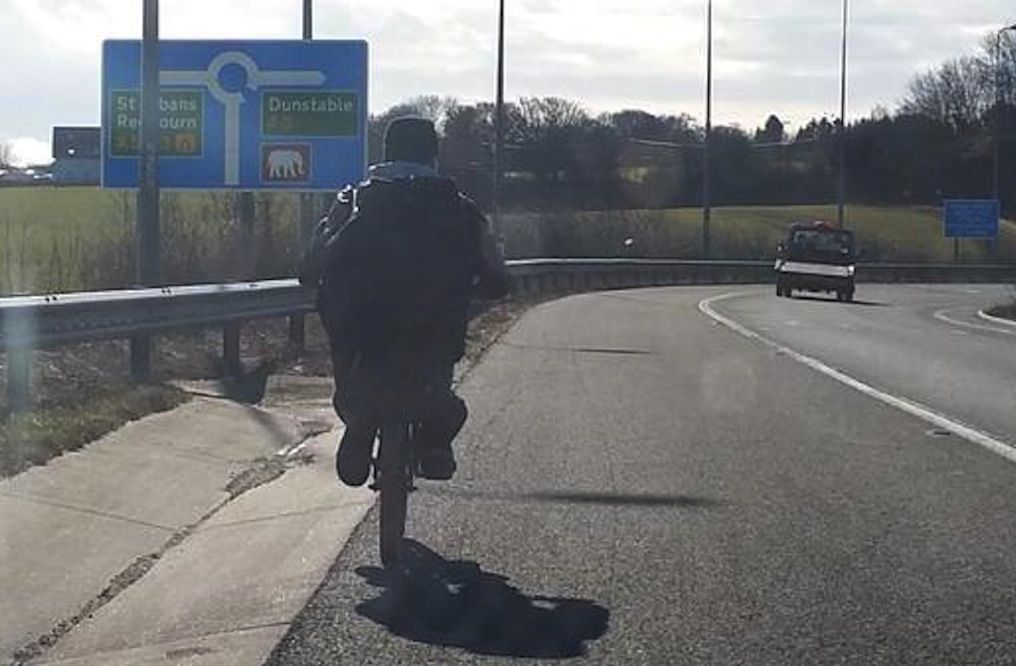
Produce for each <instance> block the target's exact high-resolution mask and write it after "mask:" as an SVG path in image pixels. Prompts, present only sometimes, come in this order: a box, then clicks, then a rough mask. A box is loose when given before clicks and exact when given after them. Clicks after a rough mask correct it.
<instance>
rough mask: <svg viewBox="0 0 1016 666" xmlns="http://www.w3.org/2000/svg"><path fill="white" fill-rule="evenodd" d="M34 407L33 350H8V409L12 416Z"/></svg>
mask: <svg viewBox="0 0 1016 666" xmlns="http://www.w3.org/2000/svg"><path fill="white" fill-rule="evenodd" d="M31 406H32V350H31V349H25V348H23V347H14V348H11V349H8V350H7V409H8V411H9V413H10V415H11V416H13V415H15V414H20V413H22V412H26V411H28V410H29V409H30V408H31Z"/></svg>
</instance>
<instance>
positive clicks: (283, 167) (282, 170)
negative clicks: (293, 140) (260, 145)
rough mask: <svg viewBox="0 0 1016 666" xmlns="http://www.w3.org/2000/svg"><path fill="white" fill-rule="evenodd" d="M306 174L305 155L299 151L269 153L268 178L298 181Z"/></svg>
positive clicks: (274, 151)
mask: <svg viewBox="0 0 1016 666" xmlns="http://www.w3.org/2000/svg"><path fill="white" fill-rule="evenodd" d="M306 173H307V172H306V171H305V170H304V164H303V154H302V153H301V152H300V151H299V150H273V151H271V152H270V153H268V177H269V178H270V179H271V180H296V179H298V178H302V177H303V176H304V175H305V174H306Z"/></svg>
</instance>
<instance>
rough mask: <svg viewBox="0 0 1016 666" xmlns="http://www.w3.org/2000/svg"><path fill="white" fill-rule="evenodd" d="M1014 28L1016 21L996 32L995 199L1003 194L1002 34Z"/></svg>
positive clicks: (993, 170)
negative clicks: (1001, 171) (1001, 167)
mask: <svg viewBox="0 0 1016 666" xmlns="http://www.w3.org/2000/svg"><path fill="white" fill-rule="evenodd" d="M1010 30H1013V31H1016V23H1014V24H1013V25H1007V26H1006V27H1004V28H1002V29H1001V30H998V31H996V32H995V54H994V55H995V113H994V114H993V115H994V116H995V118H994V120H995V123H994V130H995V131H994V135H995V136H994V141H993V143H994V144H995V146H994V148H995V159H994V165H993V168H992V188H991V191H992V194H993V196H994V198H995V200H998V199H999V198H1000V197H1001V195H1002V190H1001V184H1000V182H999V165H1000V161H1001V152H1002V151H1001V145H1000V144H1001V134H1002V127H1001V115H1002V81H1001V73H1002V35H1003V34H1005V33H1006V32H1008V31H1010Z"/></svg>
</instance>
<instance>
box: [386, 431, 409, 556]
mask: <svg viewBox="0 0 1016 666" xmlns="http://www.w3.org/2000/svg"><path fill="white" fill-rule="evenodd" d="M409 447H410V433H409V425H408V424H403V423H396V424H389V425H385V426H382V427H381V447H380V451H379V452H378V458H379V460H378V478H377V488H378V492H379V493H380V495H381V497H380V503H381V515H380V523H381V524H380V532H381V539H380V541H381V543H380V546H381V563H382V564H384V565H385V566H386V567H388V566H392V565H394V564H395V563H396V562H398V559H399V550H400V548H401V546H402V539H403V537H404V536H405V534H406V511H407V508H408V500H409V488H410V485H411V484H412V476H411V474H412V471H411V470H410V468H409V465H410V462H409V456H410V448H409Z"/></svg>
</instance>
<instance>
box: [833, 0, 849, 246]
mask: <svg viewBox="0 0 1016 666" xmlns="http://www.w3.org/2000/svg"><path fill="white" fill-rule="evenodd" d="M848 16H849V14H848V0H843V33H842V43H841V48H840V131H839V132H838V134H837V142H836V148H837V152H838V153H839V184H838V186H837V188H836V189H837V195H836V201H837V206H836V221H837V224H839V227H840V229H842V228H843V225H844V222H845V220H844V217H845V216H844V207H845V206H846V200H847V146H846V138H847V18H848Z"/></svg>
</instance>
